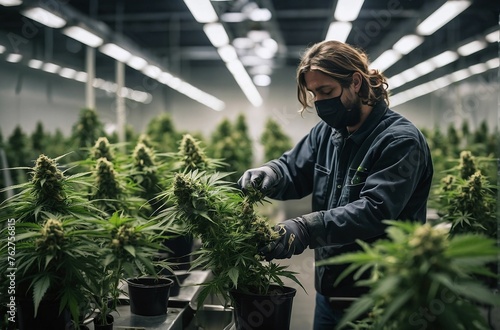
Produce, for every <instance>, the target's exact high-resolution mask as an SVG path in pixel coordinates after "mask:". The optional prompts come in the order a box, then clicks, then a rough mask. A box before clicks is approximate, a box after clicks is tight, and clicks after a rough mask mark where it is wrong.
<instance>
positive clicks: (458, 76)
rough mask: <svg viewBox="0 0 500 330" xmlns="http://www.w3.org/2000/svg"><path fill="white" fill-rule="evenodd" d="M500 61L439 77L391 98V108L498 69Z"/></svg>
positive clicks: (491, 61)
mask: <svg viewBox="0 0 500 330" xmlns="http://www.w3.org/2000/svg"><path fill="white" fill-rule="evenodd" d="M499 64H500V61H499V59H498V58H493V59H491V60H489V61H486V62H484V63H478V64H475V65H473V66H471V67H469V68H465V69H461V70H458V71H455V72H452V73H450V74H447V75H445V76H442V77H439V78H437V79H434V80H432V81H429V82H426V83H424V84H421V85H418V86H415V87H413V88H410V89H407V90H405V91H402V92H400V93H397V94H394V95H392V96H391V106H398V105H401V104H403V103H406V102H408V101H411V100H413V99H416V98H418V97H420V96H423V95H426V94H430V93H432V92H434V91H436V90H438V89H441V88H443V87H446V86H449V85H451V84H453V83H456V82H458V81H461V80H464V79H467V78H469V77H471V76H474V75H477V74H480V73H483V72H485V71H487V70H491V69H498V67H499Z"/></svg>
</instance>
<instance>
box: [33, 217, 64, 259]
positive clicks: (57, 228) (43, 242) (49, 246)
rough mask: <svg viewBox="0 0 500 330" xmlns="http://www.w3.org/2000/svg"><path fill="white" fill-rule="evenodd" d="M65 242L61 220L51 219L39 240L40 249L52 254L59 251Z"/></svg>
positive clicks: (44, 227)
mask: <svg viewBox="0 0 500 330" xmlns="http://www.w3.org/2000/svg"><path fill="white" fill-rule="evenodd" d="M63 241H64V230H63V226H62V223H61V221H60V220H57V219H52V218H49V219H47V221H46V222H45V224H44V225H43V227H42V230H41V237H40V238H38V239H37V241H36V245H37V248H38V249H44V250H48V251H51V252H55V251H57V250H59V247H60V246H61V245H62V244H63Z"/></svg>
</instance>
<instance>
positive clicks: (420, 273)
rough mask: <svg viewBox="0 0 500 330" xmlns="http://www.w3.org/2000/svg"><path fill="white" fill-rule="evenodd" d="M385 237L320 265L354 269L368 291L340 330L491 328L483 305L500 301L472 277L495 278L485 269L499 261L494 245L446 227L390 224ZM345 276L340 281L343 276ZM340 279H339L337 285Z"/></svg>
mask: <svg viewBox="0 0 500 330" xmlns="http://www.w3.org/2000/svg"><path fill="white" fill-rule="evenodd" d="M386 223H387V224H388V225H389V226H388V228H387V235H388V238H387V239H382V240H379V241H376V242H375V243H373V244H372V245H368V244H366V243H363V242H361V241H359V242H358V243H359V244H360V245H361V246H362V248H363V251H360V252H354V253H347V254H343V255H340V256H336V257H333V258H331V259H328V260H325V261H322V262H321V263H320V264H321V265H330V264H344V263H350V264H351V265H350V266H349V267H348V268H347V269H346V271H345V272H344V273H343V274H342V276H345V275H347V274H348V273H351V272H354V274H355V278H358V279H359V277H360V276H361V274H363V273H364V272H366V271H371V276H370V278H369V279H368V280H363V281H361V280H360V281H358V284H359V285H363V286H367V287H368V288H369V289H370V291H369V293H367V294H366V295H364V296H362V297H361V298H359V299H358V300H357V301H355V302H354V303H353V305H352V306H351V307H350V308H349V309H348V310H347V312H346V314H345V316H344V317H343V319H342V321H341V325H339V329H342V328H344V327H345V326H350V327H352V328H355V329H398V330H407V329H422V328H425V329H442V330H446V329H450V330H452V329H453V330H456V329H490V328H489V327H488V323H487V321H486V318H485V315H484V314H483V313H481V311H480V309H479V306H480V305H481V306H499V304H500V298H499V297H498V296H497V295H495V294H494V293H493V292H492V291H491V290H490V289H489V288H487V287H485V286H484V285H483V284H482V283H481V282H479V281H477V280H476V279H475V278H474V275H488V276H493V277H495V274H493V273H491V272H490V271H489V269H488V268H487V267H486V264H487V263H488V262H491V261H494V260H496V258H497V257H498V253H499V249H498V247H497V246H496V241H495V240H493V239H491V238H490V237H487V236H485V235H480V234H471V233H467V234H456V235H453V236H449V235H448V229H447V228H446V227H444V226H431V225H430V224H423V225H422V224H420V223H411V222H402V221H386ZM342 276H341V277H342ZM340 280H341V278H339V279H338V280H337V283H338V282H339V281H340Z"/></svg>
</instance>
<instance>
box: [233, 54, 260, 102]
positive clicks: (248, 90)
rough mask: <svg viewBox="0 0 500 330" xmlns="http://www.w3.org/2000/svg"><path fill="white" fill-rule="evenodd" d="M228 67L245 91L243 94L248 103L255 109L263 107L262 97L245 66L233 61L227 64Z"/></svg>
mask: <svg viewBox="0 0 500 330" xmlns="http://www.w3.org/2000/svg"><path fill="white" fill-rule="evenodd" d="M226 66H227V68H228V70H229V72H231V74H232V75H233V77H234V79H235V80H236V82H237V83H238V85H239V86H240V88H241V90H242V91H243V94H245V96H246V97H247V99H248V101H250V103H251V104H252V105H253V106H254V107H259V106H261V105H262V102H263V100H262V97H261V96H260V94H259V91H258V90H257V88H256V87H255V85H254V84H253V82H252V79H251V78H250V76H249V75H248V73H247V71H246V70H245V67H244V66H243V64H241V62H240V61H238V60H236V61H232V62H229V63H226Z"/></svg>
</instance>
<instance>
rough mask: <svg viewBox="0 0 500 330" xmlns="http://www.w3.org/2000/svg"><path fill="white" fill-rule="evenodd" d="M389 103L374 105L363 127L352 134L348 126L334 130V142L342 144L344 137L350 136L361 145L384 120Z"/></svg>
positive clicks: (382, 102)
mask: <svg viewBox="0 0 500 330" xmlns="http://www.w3.org/2000/svg"><path fill="white" fill-rule="evenodd" d="M387 109H388V108H387V104H386V103H385V101H380V102H377V103H376V104H375V105H374V106H373V109H372V111H371V112H370V114H369V115H368V117H367V118H366V120H365V122H364V123H363V124H362V125H361V127H360V128H359V129H358V130H357V131H356V132H354V133H352V134H351V135H349V133H348V132H347V128H343V129H340V130H334V132H333V144H335V145H337V146H338V145H340V144H341V143H342V140H343V139H346V138H349V139H351V140H352V141H353V142H354V143H356V144H357V145H361V143H363V141H364V140H365V139H366V137H367V136H368V135H369V134H370V133H371V132H372V131H373V130H374V129H375V127H377V125H378V124H379V123H380V121H381V120H382V117H383V116H384V115H385V113H386V112H387Z"/></svg>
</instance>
